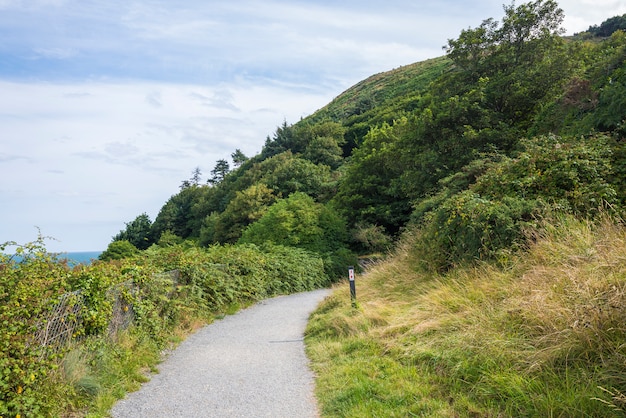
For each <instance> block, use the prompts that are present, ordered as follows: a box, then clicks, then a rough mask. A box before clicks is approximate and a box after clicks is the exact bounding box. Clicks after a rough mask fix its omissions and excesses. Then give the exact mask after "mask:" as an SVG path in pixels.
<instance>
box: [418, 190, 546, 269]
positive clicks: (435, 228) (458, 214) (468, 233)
mask: <svg viewBox="0 0 626 418" xmlns="http://www.w3.org/2000/svg"><path fill="white" fill-rule="evenodd" d="M538 207H539V204H538V202H535V201H532V200H528V199H521V198H515V197H510V196H505V197H503V198H502V199H500V200H489V199H487V198H483V197H481V196H480V195H478V194H476V193H475V192H472V191H469V190H468V191H464V192H461V193H459V194H456V195H454V196H453V197H451V198H449V199H447V200H446V201H445V202H443V204H442V205H441V206H439V207H438V208H437V209H436V210H434V211H433V212H432V213H431V216H430V217H429V219H428V226H427V227H426V228H425V233H424V236H423V240H424V241H423V243H422V244H421V245H423V246H424V247H425V248H428V249H429V250H428V251H425V252H426V254H428V260H427V262H428V263H429V264H430V265H431V266H432V267H434V268H437V269H444V270H447V269H449V268H451V267H454V266H455V265H459V264H461V263H463V262H468V261H474V260H477V259H493V258H496V257H497V255H498V251H499V250H504V249H512V248H514V244H519V241H520V240H521V239H522V237H523V230H524V228H525V227H527V226H529V225H531V222H532V221H533V219H534V218H535V216H537V215H538V213H537V212H538Z"/></svg>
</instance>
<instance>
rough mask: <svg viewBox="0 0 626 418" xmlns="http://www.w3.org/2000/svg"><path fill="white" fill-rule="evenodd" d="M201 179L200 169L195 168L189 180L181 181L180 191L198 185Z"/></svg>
mask: <svg viewBox="0 0 626 418" xmlns="http://www.w3.org/2000/svg"><path fill="white" fill-rule="evenodd" d="M201 177H202V172H201V171H200V167H196V168H195V169H194V170H193V172H192V174H191V178H190V179H189V180H183V181H182V183H181V184H180V189H181V190H183V189H186V188H188V187H191V186H197V185H199V184H200V180H201Z"/></svg>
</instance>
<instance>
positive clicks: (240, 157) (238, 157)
mask: <svg viewBox="0 0 626 418" xmlns="http://www.w3.org/2000/svg"><path fill="white" fill-rule="evenodd" d="M230 157H231V158H232V159H233V165H234V166H235V167H237V168H238V167H240V166H241V164H243V163H245V162H246V161H248V157H246V155H245V154H244V153H243V152H241V150H240V149H239V148H237V149H236V150H235V152H233V153H232V154H231V155H230Z"/></svg>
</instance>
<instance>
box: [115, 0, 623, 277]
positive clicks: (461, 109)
mask: <svg viewBox="0 0 626 418" xmlns="http://www.w3.org/2000/svg"><path fill="white" fill-rule="evenodd" d="M562 19H563V13H562V11H561V10H560V9H559V8H558V5H557V4H556V3H555V2H552V1H538V2H533V3H527V4H524V5H521V6H518V7H514V6H509V7H506V8H505V16H504V17H503V18H502V22H498V21H495V20H494V19H487V20H485V21H484V22H483V23H482V24H480V25H479V26H478V27H477V28H474V29H465V30H462V31H461V33H460V35H459V37H458V38H457V39H451V40H449V43H448V45H447V47H446V52H447V54H446V55H445V56H442V57H439V58H435V59H431V60H427V61H424V62H419V63H415V64H411V65H407V66H404V67H400V68H397V69H395V70H392V71H389V72H386V73H381V74H377V75H374V76H372V77H370V78H368V79H366V80H364V81H362V82H360V83H358V84H357V85H355V86H353V87H352V88H350V89H348V90H347V91H345V92H344V93H342V94H341V95H339V96H338V97H337V98H336V99H335V100H333V101H332V102H331V103H329V104H328V105H327V106H325V107H324V108H322V109H320V110H319V111H318V112H316V113H315V114H313V115H311V116H309V117H307V118H305V119H303V120H301V121H299V122H297V123H295V124H293V125H290V124H288V123H287V122H285V123H283V124H282V125H281V126H279V127H277V129H276V131H275V132H274V134H273V135H271V136H268V137H267V139H266V141H265V145H264V147H263V149H262V151H261V153H260V154H258V155H256V156H252V157H250V158H248V157H247V156H245V155H243V154H242V153H241V151H239V150H234V152H233V154H232V167H231V162H229V161H227V160H220V161H217V162H216V165H215V168H214V169H213V170H212V171H211V173H210V175H209V176H208V179H207V180H206V181H205V180H203V179H202V173H200V172H199V170H196V171H195V172H194V173H193V176H192V177H191V178H190V179H189V180H184V181H183V182H182V184H181V190H180V191H179V192H178V193H176V194H174V195H173V196H172V197H171V198H170V199H169V200H168V201H167V202H166V203H165V204H164V206H163V208H162V209H161V211H160V213H159V214H158V216H157V217H156V219H155V220H154V222H151V220H150V219H149V218H148V217H147V215H145V214H143V215H140V216H139V217H137V219H135V220H134V221H132V222H129V223H128V224H127V228H126V230H123V231H121V232H120V234H118V235H117V236H116V237H114V241H119V240H128V241H130V242H131V243H132V244H133V245H135V246H136V247H137V248H139V249H145V248H148V247H149V246H150V245H153V244H158V243H159V240H160V239H161V237H162V236H163V234H164V233H165V232H167V233H168V234H167V236H168V237H171V236H172V234H173V236H175V237H177V239H179V240H186V241H190V242H195V243H197V244H198V245H200V246H209V245H213V244H227V243H230V244H234V243H237V242H239V241H240V240H241V239H242V236H243V234H244V231H245V230H246V229H247V228H250V227H251V226H252V224H254V223H255V222H257V221H260V220H261V219H262V218H263V217H264V216H265V214H266V213H268V212H269V210H270V208H271V207H272V206H273V205H278V204H280V205H288V203H283V201H288V200H289V199H290V198H291V195H292V194H294V193H303V194H305V195H307V196H309V197H310V198H311V199H312V200H310V201H309V203H310V207H308V208H307V207H306V206H307V205H301V208H302V211H300V212H299V214H300V216H301V218H300V219H295V220H294V219H291V220H287V219H285V218H284V217H283V218H280V217H276V216H275V214H274V215H272V216H273V221H272V222H275V223H279V224H280V223H282V224H281V225H280V227H281V228H283V229H284V230H285V232H286V233H289V234H293V233H295V232H294V231H295V230H297V229H298V228H297V227H296V225H297V224H298V222H300V221H302V222H304V220H303V219H304V217H308V218H311V217H317V218H318V219H317V220H315V221H314V222H313V223H311V219H309V220H308V221H306V222H309V224H308V225H309V227H313V228H318V230H320V229H319V228H321V230H324V228H325V227H324V226H322V225H321V224H320V222H321V223H323V222H324V221H323V220H321V219H319V216H320V214H321V213H322V212H323V213H325V214H326V215H324V216H331V217H334V218H336V219H337V222H335V223H333V226H332V230H328V231H324V232H325V233H323V234H321V235H320V238H319V239H322V240H328V241H327V243H329V242H333V243H334V244H333V245H334V246H333V248H332V251H327V250H320V248H326V249H328V248H329V247H328V246H327V245H326V244H323V243H320V242H318V243H316V244H311V243H310V242H309V240H310V239H312V238H311V237H308V238H307V237H297V239H296V240H295V241H297V242H298V244H296V245H297V246H300V247H302V248H305V249H309V250H312V249H313V247H314V246H315V247H316V249H314V250H315V251H317V252H318V253H319V254H320V255H321V256H322V257H323V258H325V259H326V260H327V265H328V269H329V271H335V270H337V269H338V268H339V266H340V265H342V263H344V261H345V260H346V259H347V257H349V253H350V252H351V253H353V254H366V253H371V252H377V251H381V250H384V249H386V248H388V246H389V244H391V243H393V242H394V241H396V240H397V238H398V237H399V234H400V233H401V231H403V230H405V229H406V228H410V227H412V226H411V225H419V226H420V227H423V228H425V229H426V230H427V231H428V230H430V231H431V232H432V231H434V230H436V229H441V228H442V227H444V225H443V224H445V223H446V222H449V221H451V218H450V217H451V216H453V213H452V212H451V209H452V207H459V211H460V213H462V212H464V211H465V210H469V211H475V209H477V208H480V209H486V208H488V210H486V211H485V210H482V213H483V214H484V215H483V218H481V219H474V220H472V222H478V224H467V223H465V224H458V225H457V224H455V225H456V226H457V227H458V228H470V230H473V231H474V235H473V236H469V235H464V238H463V239H464V240H469V241H465V242H462V243H461V242H460V241H458V238H459V237H460V235H458V234H461V235H463V234H464V232H463V231H466V230H464V229H457V230H456V231H451V230H450V231H447V233H452V234H456V238H454V239H453V241H454V242H456V243H457V244H453V246H454V245H461V246H462V247H463V248H447V246H449V243H447V242H446V239H447V238H441V237H439V238H438V239H437V240H435V241H438V240H439V244H437V245H436V246H435V249H437V250H438V251H439V253H440V254H439V255H440V256H442V257H443V258H442V259H439V260H438V261H436V263H438V264H439V267H440V268H445V267H446V266H450V265H454V263H456V262H458V261H460V260H466V259H467V260H471V259H475V258H483V259H484V258H485V257H492V256H494V254H495V253H496V252H497V251H498V250H500V249H502V248H508V247H510V246H511V245H513V246H515V245H518V246H519V245H522V242H521V241H520V240H522V238H521V230H522V228H523V227H525V226H528V225H529V223H532V222H531V221H532V219H538V218H541V217H542V216H544V215H546V214H548V213H551V212H552V211H559V212H566V213H572V214H576V215H583V216H587V215H590V214H592V213H593V212H595V211H597V208H598V207H599V206H602V205H610V206H611V207H612V208H614V209H619V208H620V207H621V205H622V204H623V203H624V191H625V189H624V187H625V182H624V170H623V169H622V166H623V164H620V162H621V159H622V157H623V155H624V146H623V143H622V142H621V141H620V140H621V138H622V137H623V136H624V133H625V132H624V129H625V128H624V124H623V121H624V119H625V113H626V112H625V110H624V109H626V102H625V99H624V97H626V95H624V85H625V83H626V79H625V75H624V56H625V55H624V54H625V47H624V32H623V30H621V29H616V30H615V31H614V32H612V34H611V36H608V37H607V36H603V37H600V36H594V33H602V34H604V33H605V32H606V30H607V28H608V27H610V28H613V27H614V26H615V24H616V23H615V19H610V20H608V21H607V22H604V23H603V24H601V25H600V26H598V27H592V28H590V32H586V33H584V34H577V35H576V36H575V37H570V38H563V37H561V36H560V35H561V33H562V31H561V29H560V24H561V21H562ZM619 22H621V20H618V21H617V23H619ZM572 160H576V161H580V162H579V163H576V164H573V163H568V161H572ZM529 161H530V162H529ZM535 161H537V162H538V163H536V162H535ZM551 165H552V167H550V166H551ZM500 172H505V173H506V178H507V181H508V184H498V182H494V183H489V180H488V179H490V178H495V179H496V180H497V179H498V178H499V174H498V173H500ZM547 172H550V173H551V175H554V178H552V179H548V178H547V177H546V176H545V175H544V176H542V173H547ZM483 175H485V176H486V177H483V178H482V179H481V176H483ZM294 199H295V198H294ZM292 203H293V202H292ZM300 203H302V202H300ZM322 206H323V210H322ZM472 208H473V209H472ZM274 210H277V209H274ZM308 212H310V213H308ZM487 212H488V213H489V214H488V215H487ZM264 222H266V223H267V222H269V221H268V220H265V221H264ZM287 223H291V224H290V225H287ZM442 223H443V224H442ZM488 225H491V226H489V227H488V228H487V226H488ZM273 226H279V225H278V224H275V225H273ZM479 227H480V228H479ZM481 228H482V231H483V233H482V235H480V234H478V230H479V229H481ZM270 229H271V228H270ZM267 238H268V241H276V238H272V239H270V237H267ZM448 238H453V237H448ZM256 240H257V241H258V242H260V241H263V238H262V237H260V236H258V235H257V238H256ZM295 241H294V242H295ZM470 241H471V242H470ZM275 243H276V242H275ZM442 245H443V247H441V246H442ZM339 247H340V248H341V249H342V252H341V254H342V256H341V257H339V258H337V257H335V255H336V254H337V250H338V249H339ZM440 247H441V248H440ZM319 251H321V253H320V252H319ZM444 254H445V255H444Z"/></svg>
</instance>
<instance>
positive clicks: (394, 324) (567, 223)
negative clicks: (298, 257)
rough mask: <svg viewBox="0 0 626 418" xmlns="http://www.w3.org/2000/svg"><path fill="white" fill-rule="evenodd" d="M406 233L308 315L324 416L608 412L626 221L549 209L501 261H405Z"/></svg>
mask: <svg viewBox="0 0 626 418" xmlns="http://www.w3.org/2000/svg"><path fill="white" fill-rule="evenodd" d="M414 248H415V247H414V246H413V245H412V243H411V241H410V239H409V240H406V242H405V243H404V245H403V246H402V247H401V248H399V250H398V251H397V254H396V255H395V256H393V257H392V258H391V259H390V260H389V261H388V262H386V263H382V264H379V265H378V266H376V267H374V268H373V269H372V270H370V271H369V272H368V273H367V274H366V275H364V276H362V277H357V296H358V302H359V303H358V309H354V308H352V307H351V304H350V299H349V292H348V287H347V284H345V283H344V284H341V285H339V286H337V288H336V289H335V291H334V293H333V295H332V296H331V297H330V298H328V299H327V300H326V301H325V302H324V304H322V306H321V307H320V308H319V309H318V310H317V311H316V312H315V313H314V314H313V315H312V317H311V321H310V323H309V327H308V329H307V338H306V342H307V352H308V354H309V356H310V358H311V359H312V367H313V369H314V371H315V373H316V374H317V376H318V378H317V379H318V380H317V392H316V393H317V396H318V399H319V401H320V404H321V410H322V415H323V416H325V417H357V416H358V417H377V416H385V417H387V416H403V417H404V416H434V417H520V416H524V417H619V416H624V414H625V411H626V402H625V399H626V398H625V396H624V393H626V324H625V323H624V318H626V228H624V226H623V225H622V224H616V223H615V222H612V221H603V222H600V223H599V224H598V225H593V224H591V223H589V222H583V221H576V220H574V219H571V218H566V219H562V220H561V222H560V224H559V226H555V227H548V228H547V229H546V230H545V231H544V232H543V233H542V234H539V235H537V236H536V237H535V244H534V245H533V246H532V248H530V249H529V250H528V252H526V253H523V254H520V255H519V256H512V257H511V261H510V263H508V264H507V265H506V267H501V266H500V267H498V266H494V265H488V264H482V265H478V266H470V267H468V266H466V267H459V268H457V269H455V270H453V271H451V272H449V273H447V274H446V275H436V274H433V273H428V272H424V271H420V270H419V269H416V268H415V265H417V263H416V261H417V260H418V259H419V257H420V254H418V253H416V251H415V250H414Z"/></svg>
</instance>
